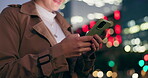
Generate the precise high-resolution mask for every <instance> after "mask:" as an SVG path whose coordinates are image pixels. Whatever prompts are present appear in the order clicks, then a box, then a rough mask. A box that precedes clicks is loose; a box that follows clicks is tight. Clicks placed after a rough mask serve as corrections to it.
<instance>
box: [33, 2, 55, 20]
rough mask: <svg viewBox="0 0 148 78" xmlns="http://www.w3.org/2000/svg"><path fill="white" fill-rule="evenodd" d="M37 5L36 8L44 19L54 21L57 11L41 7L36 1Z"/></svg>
mask: <svg viewBox="0 0 148 78" xmlns="http://www.w3.org/2000/svg"><path fill="white" fill-rule="evenodd" d="M35 6H36V9H37V12H38V14H39V16H40V17H41V18H42V19H44V20H48V21H49V22H53V21H54V18H55V16H56V13H55V12H53V13H52V12H49V11H48V10H46V9H44V8H43V7H41V6H40V5H38V4H36V3H35Z"/></svg>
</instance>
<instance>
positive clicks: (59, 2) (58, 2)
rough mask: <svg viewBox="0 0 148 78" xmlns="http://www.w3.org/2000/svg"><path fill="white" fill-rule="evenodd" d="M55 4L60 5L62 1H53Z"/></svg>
mask: <svg viewBox="0 0 148 78" xmlns="http://www.w3.org/2000/svg"><path fill="white" fill-rule="evenodd" d="M53 1H54V2H55V3H57V4H61V2H62V0H53Z"/></svg>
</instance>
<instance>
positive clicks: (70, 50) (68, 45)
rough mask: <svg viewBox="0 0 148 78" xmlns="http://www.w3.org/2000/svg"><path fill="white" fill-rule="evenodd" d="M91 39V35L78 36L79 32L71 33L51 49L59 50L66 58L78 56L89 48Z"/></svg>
mask: <svg viewBox="0 0 148 78" xmlns="http://www.w3.org/2000/svg"><path fill="white" fill-rule="evenodd" d="M92 39H93V36H82V37H80V36H79V34H71V35H69V36H67V37H66V38H65V39H63V40H62V41H61V42H60V43H58V44H56V45H55V46H53V49H54V48H55V49H58V50H60V52H62V53H63V54H64V56H65V57H66V58H71V57H76V56H80V55H81V54H82V53H83V52H88V51H90V50H91V41H92ZM54 51H56V50H54Z"/></svg>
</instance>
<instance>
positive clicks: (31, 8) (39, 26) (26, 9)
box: [20, 0, 70, 46]
mask: <svg viewBox="0 0 148 78" xmlns="http://www.w3.org/2000/svg"><path fill="white" fill-rule="evenodd" d="M20 12H22V13H24V14H27V15H30V16H36V17H38V15H39V14H38V13H37V10H36V7H35V3H34V1H33V0H32V1H29V2H27V3H24V4H22V6H21V9H20ZM56 14H57V15H56V17H55V18H56V20H57V22H58V24H59V26H60V27H61V29H62V30H63V32H64V34H65V35H66V36H67V35H69V34H70V32H69V31H68V28H69V27H70V25H69V24H68V23H67V21H66V20H65V19H64V18H63V16H62V15H61V14H60V13H59V12H56ZM36 19H39V20H40V21H38V22H37V23H36V24H35V25H34V26H33V29H34V30H36V31H37V32H38V33H39V34H41V35H42V36H44V37H45V38H46V39H47V40H48V41H49V42H50V43H51V45H52V46H53V45H55V44H56V40H55V38H54V37H53V35H52V34H51V32H50V30H49V29H48V28H47V27H46V26H45V24H44V23H43V21H42V20H41V19H40V18H36Z"/></svg>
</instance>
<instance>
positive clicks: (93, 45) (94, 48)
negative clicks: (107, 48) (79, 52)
mask: <svg viewBox="0 0 148 78" xmlns="http://www.w3.org/2000/svg"><path fill="white" fill-rule="evenodd" d="M91 47H92V49H93V51H96V50H97V49H96V46H95V44H94V43H93V44H92V45H91Z"/></svg>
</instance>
